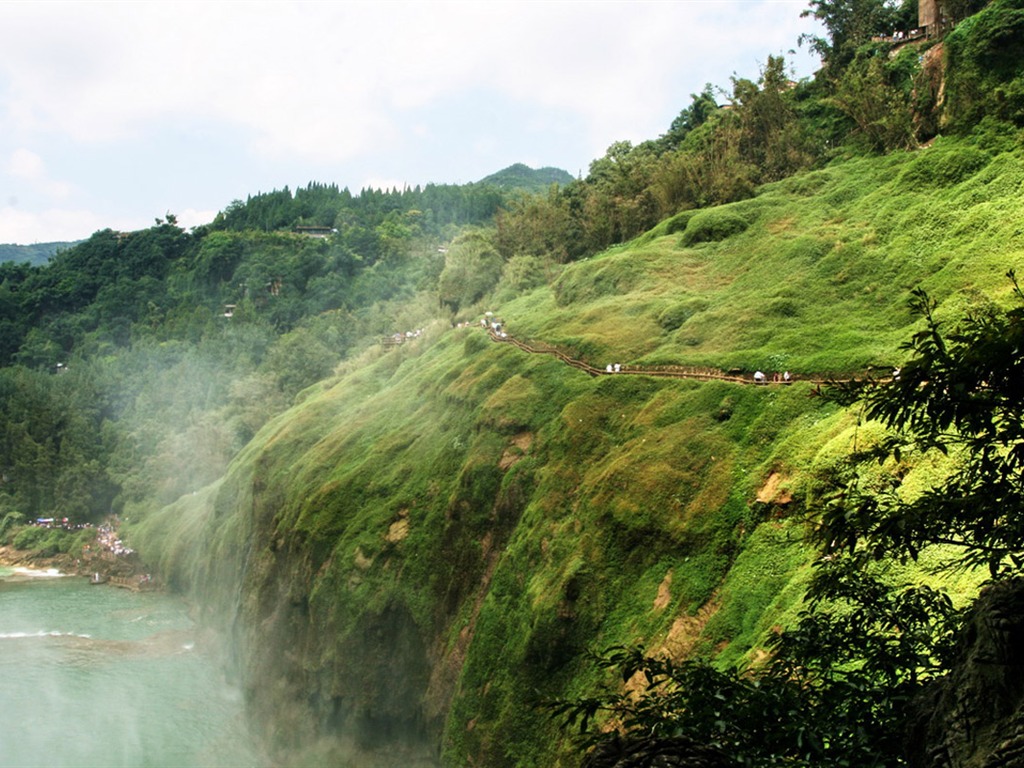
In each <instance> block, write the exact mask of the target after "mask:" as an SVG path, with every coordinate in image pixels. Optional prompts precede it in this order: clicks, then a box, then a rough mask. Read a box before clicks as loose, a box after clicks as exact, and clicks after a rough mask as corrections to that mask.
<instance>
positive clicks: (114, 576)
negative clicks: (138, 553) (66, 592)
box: [0, 545, 157, 591]
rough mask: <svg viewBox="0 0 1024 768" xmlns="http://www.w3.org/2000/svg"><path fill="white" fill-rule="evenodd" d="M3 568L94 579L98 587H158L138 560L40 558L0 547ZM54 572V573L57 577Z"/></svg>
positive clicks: (30, 552)
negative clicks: (101, 585) (104, 585)
mask: <svg viewBox="0 0 1024 768" xmlns="http://www.w3.org/2000/svg"><path fill="white" fill-rule="evenodd" d="M0 566H2V567H6V568H28V569H31V570H33V571H39V572H40V573H47V572H49V573H50V575H60V576H73V577H81V578H88V579H93V580H95V581H96V583H97V584H109V585H110V586H115V587H122V588H125V589H131V590H133V591H140V590H147V591H148V590H151V589H155V588H156V587H157V585H156V583H155V582H154V581H153V580H152V579H151V578H150V577H149V575H148V574H145V573H144V572H143V571H142V569H141V568H140V567H139V564H138V558H137V557H130V558H129V557H118V556H114V555H106V556H105V555H104V554H103V553H100V554H96V553H91V554H88V555H85V556H84V557H83V556H81V555H79V556H76V555H72V554H66V553H65V554H58V555H41V554H39V553H38V552H36V551H33V550H25V549H16V548H15V547H12V546H9V545H0ZM54 572H55V573H54Z"/></svg>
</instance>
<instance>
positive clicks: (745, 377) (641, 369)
mask: <svg viewBox="0 0 1024 768" xmlns="http://www.w3.org/2000/svg"><path fill="white" fill-rule="evenodd" d="M487 333H488V335H489V336H490V337H491V341H494V342H497V343H499V344H511V345H512V346H514V347H518V348H519V349H521V350H522V351H523V352H528V353H530V354H536V355H551V356H552V357H557V358H558V359H559V360H561V361H562V362H563V363H565V364H566V365H569V366H571V367H573V368H576V369H578V370H580V371H583V372H584V373H588V374H590V375H591V376H622V375H624V374H632V375H634V376H660V377H663V378H670V379H694V380H697V381H729V382H732V383H733V384H750V385H756V386H767V387H770V386H776V385H778V386H788V385H790V384H792V383H794V382H795V381H798V380H799V381H804V382H809V383H811V384H816V385H819V386H820V385H823V384H828V383H834V382H838V381H841V380H840V379H831V378H824V377H817V376H814V377H807V376H801V377H796V376H792V377H791V378H790V380H789V381H784V380H783V379H782V374H781V373H773V374H767V375H765V377H764V380H762V381H757V380H755V378H754V374H752V373H751V374H745V373H743V372H739V371H723V370H720V369H718V368H706V367H701V366H692V365H618V366H614V367H613V366H609V367H612V370H608V367H605V368H596V367H594V366H593V365H590V364H589V363H586V362H584V361H583V360H577V359H575V358H572V357H569V356H568V355H567V354H565V353H564V352H562V351H561V350H560V349H557V348H555V347H552V346H550V345H549V344H545V343H543V342H538V341H533V340H531V342H530V343H529V344H527V343H526V342H524V341H520V340H519V339H517V338H515V337H514V336H511V335H510V334H508V333H507V332H503V333H499V332H496V331H495V330H494V329H492V328H488V329H487Z"/></svg>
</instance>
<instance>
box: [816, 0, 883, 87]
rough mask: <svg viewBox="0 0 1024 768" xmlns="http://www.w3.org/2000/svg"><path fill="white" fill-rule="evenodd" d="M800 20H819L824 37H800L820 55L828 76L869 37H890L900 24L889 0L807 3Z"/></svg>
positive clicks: (844, 63)
mask: <svg viewBox="0 0 1024 768" xmlns="http://www.w3.org/2000/svg"><path fill="white" fill-rule="evenodd" d="M808 5H809V6H810V7H809V8H807V9H806V10H804V11H803V13H801V14H800V15H801V17H806V16H812V17H813V18H815V19H817V20H818V21H820V22H821V23H822V24H823V25H824V27H825V31H826V34H827V35H828V37H827V38H823V37H817V36H815V35H801V37H800V42H801V43H807V44H808V45H809V47H810V49H811V50H812V51H814V52H815V53H817V54H819V55H820V56H821V58H822V61H823V63H824V65H825V69H826V70H827V71H828V72H829V73H837V72H838V71H840V70H841V69H842V68H843V67H845V66H846V65H847V64H848V63H849V62H850V61H851V60H852V59H853V56H854V54H855V53H856V51H857V48H859V47H860V46H861V45H863V44H864V43H866V42H868V41H870V40H871V37H872V35H882V34H892V33H893V32H894V31H895V30H896V26H897V25H898V24H899V19H900V18H901V16H900V7H899V6H898V5H896V4H895V3H892V2H889V1H888V0H810V2H809V3H808Z"/></svg>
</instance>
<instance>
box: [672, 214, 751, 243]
mask: <svg viewBox="0 0 1024 768" xmlns="http://www.w3.org/2000/svg"><path fill="white" fill-rule="evenodd" d="M749 226H750V222H749V221H748V220H747V218H746V217H745V216H743V215H741V214H739V213H737V212H736V211H735V210H733V209H730V208H709V209H708V210H705V211H701V212H700V213H697V214H695V215H694V216H693V218H691V219H690V221H689V222H688V223H687V225H686V230H685V231H684V232H683V238H682V243H683V245H694V244H696V243H713V242H719V241H721V240H726V239H727V238H730V237H732V236H733V235H738V234H740V233H741V232H744V231H746V229H747V227H749Z"/></svg>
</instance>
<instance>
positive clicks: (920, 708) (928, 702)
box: [910, 579, 1024, 768]
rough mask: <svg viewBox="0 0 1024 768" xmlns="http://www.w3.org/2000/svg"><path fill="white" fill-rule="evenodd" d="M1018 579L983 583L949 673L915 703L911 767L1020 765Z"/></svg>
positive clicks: (1022, 615)
mask: <svg viewBox="0 0 1024 768" xmlns="http://www.w3.org/2000/svg"><path fill="white" fill-rule="evenodd" d="M1021 648H1024V581H1022V580H1020V579H1017V580H1013V581H1006V582H1000V583H997V584H995V585H992V586H989V587H987V588H986V589H984V590H983V591H982V593H981V596H980V597H979V599H978V602H977V604H976V605H974V606H973V608H972V609H971V611H970V614H969V616H968V620H967V622H966V626H965V628H964V631H963V632H962V634H961V636H960V638H959V641H958V645H957V650H956V659H955V661H954V664H953V670H952V672H951V673H950V674H949V675H948V676H947V677H945V678H943V679H942V680H939V681H937V682H935V683H933V684H932V685H931V687H930V688H929V690H928V691H927V692H926V693H925V694H924V695H923V696H921V697H920V699H919V701H918V702H917V706H916V709H917V712H918V715H917V722H916V723H915V727H914V732H913V734H912V738H911V739H910V743H911V744H913V745H915V747H916V749H915V754H914V760H915V762H914V765H921V766H927V767H928V768H1008V767H1009V766H1015V765H1021V764H1024V659H1022V658H1021V654H1020V649H1021Z"/></svg>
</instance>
